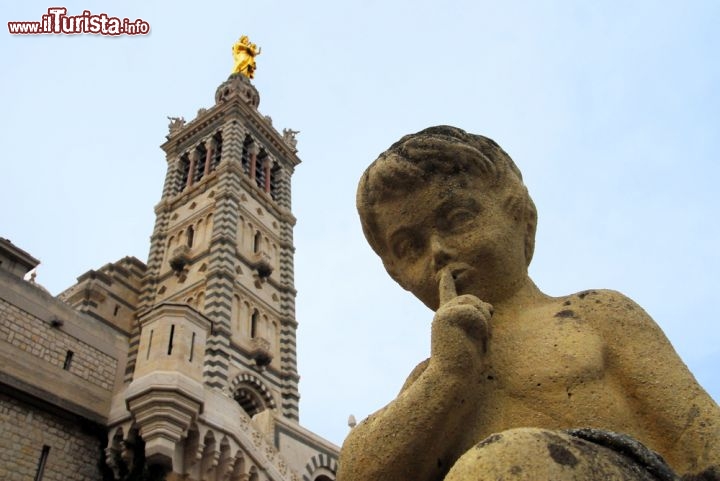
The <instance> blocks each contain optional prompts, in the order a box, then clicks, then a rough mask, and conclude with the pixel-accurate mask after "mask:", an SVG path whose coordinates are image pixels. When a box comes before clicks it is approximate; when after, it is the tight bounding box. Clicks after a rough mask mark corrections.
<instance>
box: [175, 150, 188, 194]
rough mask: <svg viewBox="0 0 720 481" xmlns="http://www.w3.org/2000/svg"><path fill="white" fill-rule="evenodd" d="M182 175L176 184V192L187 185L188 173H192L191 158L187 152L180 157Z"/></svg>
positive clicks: (179, 166) (179, 167)
mask: <svg viewBox="0 0 720 481" xmlns="http://www.w3.org/2000/svg"><path fill="white" fill-rule="evenodd" d="M178 169H179V170H180V175H179V176H178V182H177V184H176V185H175V192H176V193H178V192H182V190H183V189H184V188H185V186H186V185H187V181H188V175H189V174H190V158H189V157H188V155H187V154H183V155H182V157H180V164H179V165H178Z"/></svg>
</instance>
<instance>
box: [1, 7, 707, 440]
mask: <svg viewBox="0 0 720 481" xmlns="http://www.w3.org/2000/svg"><path fill="white" fill-rule="evenodd" d="M200 5H201V4H200V3H198V2H160V1H157V2H144V1H139V0H128V1H124V2H97V1H90V0H88V1H85V2H77V1H69V2H65V3H63V6H66V7H67V8H68V10H69V13H71V14H80V13H81V12H82V11H83V10H85V9H88V10H90V11H91V12H92V13H103V12H104V13H107V14H109V15H112V16H119V17H128V18H130V19H135V18H142V19H143V20H145V21H147V22H149V23H150V25H151V33H150V35H148V36H136V37H121V38H109V37H101V36H91V35H80V36H73V37H70V36H38V37H30V36H23V37H21V36H11V35H9V34H8V33H7V31H5V32H4V33H2V34H0V71H2V72H3V74H2V76H0V91H2V95H1V96H0V111H2V113H3V116H2V120H1V121H0V122H1V125H0V127H1V128H0V141H2V146H3V152H4V153H3V160H2V172H1V173H0V185H2V188H0V202H2V205H3V209H2V210H1V211H0V235H2V236H4V237H7V238H10V239H11V240H12V241H13V242H14V243H16V244H17V245H18V246H20V247H21V248H23V249H25V250H27V251H29V252H30V253H31V254H33V255H34V256H36V257H38V258H39V259H40V260H42V262H43V263H42V265H41V267H40V270H39V274H38V280H39V281H40V282H41V283H43V284H44V285H45V286H46V287H47V288H48V289H50V291H51V292H53V293H58V292H60V291H61V290H62V289H64V288H65V287H68V286H69V285H71V284H72V283H73V282H74V279H75V277H77V276H78V275H80V274H82V273H83V272H85V271H86V270H88V269H91V268H98V267H100V266H102V265H103V264H105V263H107V262H111V261H115V260H117V259H119V258H121V257H123V256H125V255H134V256H136V257H138V258H139V259H141V260H146V257H147V251H148V245H149V244H148V238H149V235H150V233H151V230H152V225H153V221H154V214H153V206H154V205H155V203H156V202H157V201H158V200H159V197H160V193H161V188H162V182H163V178H164V175H165V159H164V155H163V153H162V151H161V150H160V149H159V148H158V146H159V145H160V144H161V143H162V142H163V141H164V136H165V134H166V133H167V119H166V116H167V115H182V116H185V118H186V119H192V118H193V117H194V116H195V114H196V112H197V109H198V108H200V107H209V106H211V105H212V103H213V97H214V92H215V88H216V87H217V86H218V85H219V84H220V83H221V82H223V81H224V80H225V79H226V78H227V76H228V74H229V72H230V69H231V66H232V59H231V55H230V46H231V44H232V43H233V42H234V41H235V40H236V39H237V38H238V37H239V35H240V34H243V33H247V34H248V35H250V38H251V40H252V41H253V42H255V43H257V44H258V45H260V46H261V47H262V49H263V53H262V55H261V56H259V57H258V59H257V64H258V70H257V75H256V79H255V81H254V83H255V85H256V86H257V88H258V89H259V91H260V94H261V102H260V111H261V112H262V113H263V114H266V115H270V116H271V117H272V118H273V120H274V124H275V126H276V128H278V130H282V128H283V127H291V128H293V129H295V130H300V134H298V140H299V143H298V148H299V155H300V157H301V158H302V159H303V163H302V164H301V165H300V166H299V167H298V169H297V171H296V174H295V176H294V185H293V189H294V191H293V194H294V197H293V211H294V213H295V215H296V217H297V218H298V224H297V227H296V230H295V242H296V246H297V252H296V259H295V260H296V269H295V273H296V285H297V288H298V291H299V294H298V299H297V317H298V321H299V323H300V328H299V331H298V351H299V368H300V373H301V375H302V380H301V384H300V387H301V393H302V400H301V412H300V415H301V421H302V424H303V425H305V426H306V427H308V428H310V429H312V430H315V431H316V432H318V433H319V434H321V435H323V436H326V437H328V438H329V439H330V440H331V441H333V442H335V443H338V444H340V443H341V442H342V439H343V438H344V436H345V434H346V432H347V427H346V420H347V417H348V415H349V414H351V413H353V414H355V416H356V417H357V418H358V419H361V418H363V417H364V416H366V415H367V414H369V413H371V412H372V411H374V410H376V409H378V408H380V407H381V406H383V405H384V404H385V403H387V402H388V401H390V400H391V399H392V398H393V397H394V396H395V394H396V392H397V390H398V389H399V388H400V386H401V385H402V383H403V381H404V379H405V376H406V375H407V374H408V373H409V372H410V370H411V369H412V367H413V366H414V365H415V364H416V363H417V362H419V361H421V360H422V359H424V358H425V357H426V356H427V355H428V351H429V326H430V320H431V318H432V313H431V312H430V311H428V310H427V309H426V308H424V307H423V306H422V305H421V304H420V303H419V301H417V300H415V299H414V298H413V297H412V296H411V295H410V294H408V293H406V292H404V291H403V290H402V289H401V288H399V287H398V286H396V285H395V284H394V283H393V282H392V281H391V280H390V279H389V278H388V276H387V274H385V272H384V271H383V269H382V266H381V264H380V261H379V260H378V259H377V258H376V257H375V256H374V254H373V253H372V252H371V250H370V248H369V247H368V246H367V244H366V242H365V240H364V238H363V237H362V233H361V230H360V226H359V221H358V219H357V214H356V213H355V208H354V197H355V186H356V183H357V180H358V179H359V177H360V175H361V173H362V171H363V170H364V169H365V167H366V166H367V165H368V164H369V163H370V162H371V161H372V160H373V159H374V158H375V157H376V156H377V154H379V153H380V152H381V151H383V150H384V149H385V148H387V147H388V146H389V145H390V144H391V143H392V142H394V141H395V140H397V139H398V138H399V137H400V136H401V135H404V134H406V133H410V132H414V131H417V130H420V129H422V128H424V127H427V126H430V125H435V124H452V125H457V126H459V127H461V128H464V129H465V130H468V131H471V132H475V133H481V134H484V135H487V136H489V137H491V138H493V139H495V140H496V141H497V142H498V143H500V145H502V146H503V148H504V149H505V150H506V151H507V152H508V153H509V154H510V155H511V156H512V157H513V158H514V160H515V161H516V163H517V164H518V166H519V167H520V168H521V170H522V171H523V174H524V177H525V180H526V184H527V185H528V188H529V190H530V193H531V195H532V196H533V198H534V200H535V203H536V205H537V207H538V211H539V227H538V237H537V247H536V253H535V259H534V261H533V264H532V265H531V269H530V271H531V275H532V277H533V278H534V279H535V281H536V283H537V284H538V285H539V287H540V288H541V289H543V290H544V291H545V292H547V293H548V294H552V295H564V294H569V293H572V292H575V291H579V290H583V289H589V288H613V289H617V290H620V291H622V292H624V293H625V294H627V295H629V296H630V297H632V298H633V299H634V300H636V301H637V302H638V303H639V304H640V305H642V306H643V307H644V308H645V309H646V310H647V311H648V312H649V313H650V315H652V316H653V318H654V319H655V320H656V321H657V322H658V324H659V325H660V326H661V327H662V328H663V330H664V331H665V332H666V334H667V335H668V337H669V338H670V339H671V341H672V342H673V344H674V345H675V347H676V349H677V350H678V352H679V353H680V355H681V356H682V358H683V359H684V360H685V362H686V363H687V364H688V365H689V367H690V368H691V370H692V371H693V372H694V373H695V375H696V377H697V378H698V380H699V381H700V382H701V383H702V384H703V385H704V386H705V388H706V389H707V390H708V391H709V392H710V393H711V394H712V395H713V396H714V398H715V399H716V400H717V399H720V369H719V368H718V366H720V324H719V323H718V319H719V317H720V316H719V315H718V310H717V300H718V292H720V282H718V272H720V256H719V255H718V250H717V247H718V240H719V239H720V227H718V222H717V218H718V198H719V196H718V193H717V187H716V184H717V182H718V174H719V173H720V167H718V158H719V157H720V156H719V155H718V154H719V153H720V93H719V92H720V89H719V88H718V87H719V86H720V63H719V62H718V53H717V52H720V31H719V30H718V28H717V25H718V22H719V21H720V3H718V2H715V1H707V2H700V1H682V2H680V1H678V2H669V1H667V2H658V1H634V2H627V1H622V2H620V1H617V2H615V1H605V2H591V1H546V2H541V1H536V2H531V1H526V2H521V1H508V2H497V1H493V2H490V1H466V2H461V1H448V2H443V3H441V2H437V1H434V2H429V1H422V0H420V1H413V2H410V1H402V2H381V1H365V2H360V1H349V2H330V1H327V2H320V1H314V2H279V1H268V2H253V3H250V2H240V1H233V2H206V3H205V4H204V5H202V6H200ZM50 6H55V4H54V3H52V4H48V3H42V2H39V1H36V0H32V1H25V2H13V3H12V4H10V2H5V3H3V5H2V6H0V14H1V15H0V17H2V26H3V27H2V28H3V29H5V28H6V27H5V25H6V22H7V21H15V20H40V18H41V16H42V15H43V14H44V13H45V12H46V10H47V8H48V7H50Z"/></svg>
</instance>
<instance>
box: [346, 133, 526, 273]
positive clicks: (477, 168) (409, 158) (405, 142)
mask: <svg viewBox="0 0 720 481" xmlns="http://www.w3.org/2000/svg"><path fill="white" fill-rule="evenodd" d="M474 177H482V178H484V179H485V181H486V182H488V183H489V185H490V186H491V187H500V186H503V185H508V183H512V184H516V185H517V186H518V187H520V189H519V191H518V195H515V196H511V198H510V199H509V200H508V201H507V202H505V206H506V207H507V208H508V209H509V210H511V211H512V213H513V215H517V216H521V217H522V218H524V219H525V221H526V225H527V233H526V240H525V257H526V262H527V264H530V260H531V259H532V255H533V251H534V249H535V230H536V227H537V211H536V209H535V204H534V203H533V201H532V199H531V198H530V195H529V194H528V191H527V189H526V188H525V185H524V184H523V181H522V174H521V173H520V169H518V168H517V166H516V165H515V162H513V160H512V159H511V158H510V156H509V155H508V154H507V153H506V152H505V151H504V150H503V149H502V148H501V147H500V146H499V145H498V144H497V143H495V141H493V140H492V139H489V138H487V137H483V136H482V135H476V134H470V133H467V132H465V131H464V130H462V129H459V128H456V127H451V126H447V125H440V126H436V127H429V128H427V129H425V130H421V131H420V132H417V133H415V134H410V135H406V136H404V137H402V138H401V139H400V140H398V141H397V142H395V143H394V144H392V145H391V146H390V148H389V149H388V150H386V151H385V152H383V153H382V154H380V156H379V157H378V158H377V159H376V160H375V161H374V162H373V163H372V164H370V166H369V167H368V168H367V169H366V170H365V173H364V174H363V176H362V178H361V179H360V183H359V185H358V190H357V209H358V213H359V214H360V222H361V224H362V228H363V232H364V233H365V237H366V238H367V240H368V242H369V243H370V246H371V247H372V248H373V250H374V251H375V252H376V253H377V254H378V255H381V250H382V249H383V248H384V247H385V246H383V245H382V241H381V237H380V231H379V230H380V229H379V226H378V224H377V219H376V215H375V209H376V208H377V206H378V205H379V204H380V203H382V202H383V201H384V200H389V199H393V198H397V197H398V196H401V195H402V194H403V193H404V192H406V191H407V190H410V189H415V188H417V187H419V186H422V185H424V184H427V183H428V182H430V181H438V180H440V181H442V180H450V179H458V178H460V179H461V180H464V179H463V178H465V179H468V178H474Z"/></svg>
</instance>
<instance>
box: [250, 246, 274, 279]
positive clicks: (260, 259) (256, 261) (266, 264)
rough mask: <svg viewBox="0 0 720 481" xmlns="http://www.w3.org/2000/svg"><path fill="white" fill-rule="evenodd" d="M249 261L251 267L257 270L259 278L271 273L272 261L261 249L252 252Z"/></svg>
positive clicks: (268, 275)
mask: <svg viewBox="0 0 720 481" xmlns="http://www.w3.org/2000/svg"><path fill="white" fill-rule="evenodd" d="M250 263H251V265H252V267H253V268H254V269H255V270H257V273H258V276H260V278H261V279H266V278H268V277H270V274H272V271H273V266H272V261H271V260H270V256H269V255H268V254H267V253H265V252H263V251H259V252H255V253H253V254H252V256H251V258H250Z"/></svg>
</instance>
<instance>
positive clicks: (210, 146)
mask: <svg viewBox="0 0 720 481" xmlns="http://www.w3.org/2000/svg"><path fill="white" fill-rule="evenodd" d="M205 149H206V150H207V154H206V155H205V173H204V174H203V175H204V176H207V175H208V174H209V173H210V164H212V158H213V154H214V153H215V139H213V138H212V137H210V138H209V139H207V140H206V141H205Z"/></svg>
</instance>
